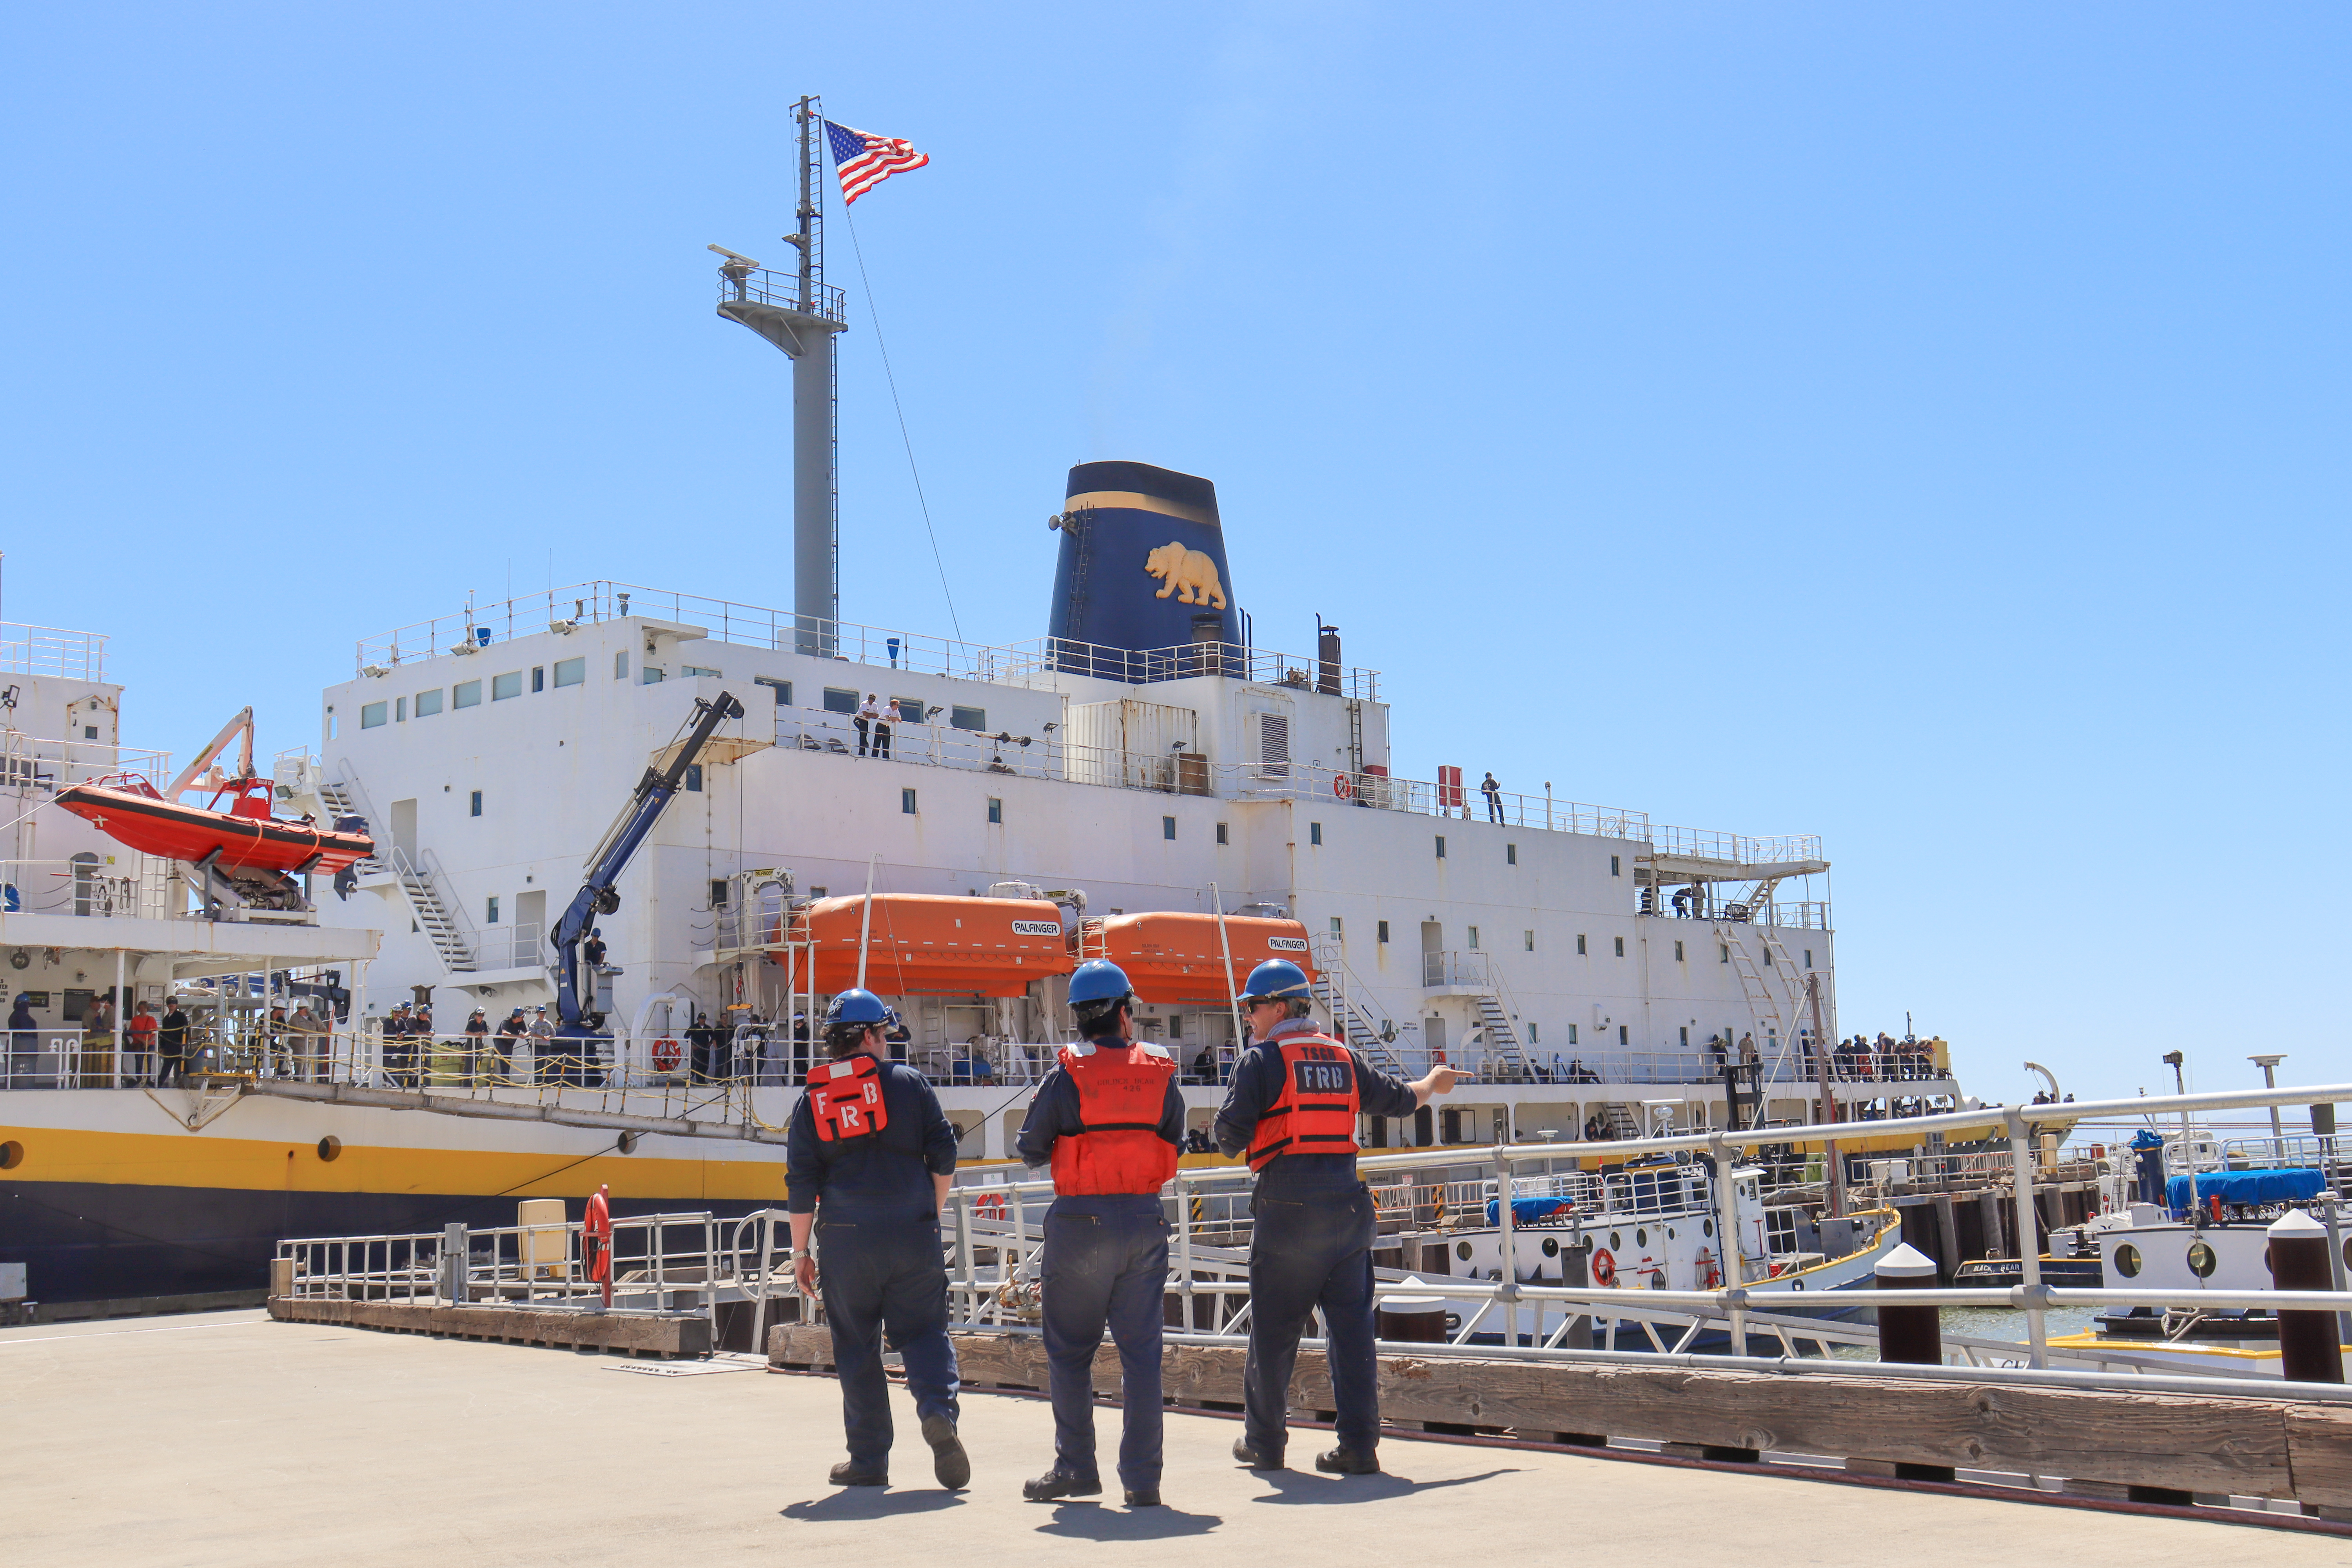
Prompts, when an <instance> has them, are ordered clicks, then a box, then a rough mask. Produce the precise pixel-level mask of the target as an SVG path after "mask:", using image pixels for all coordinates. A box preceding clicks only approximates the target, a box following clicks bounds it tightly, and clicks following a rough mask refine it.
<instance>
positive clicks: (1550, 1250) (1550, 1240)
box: [1543, 1236, 1559, 1258]
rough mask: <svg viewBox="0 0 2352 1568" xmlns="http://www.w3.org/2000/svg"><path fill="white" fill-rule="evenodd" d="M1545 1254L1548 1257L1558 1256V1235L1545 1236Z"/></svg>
mask: <svg viewBox="0 0 2352 1568" xmlns="http://www.w3.org/2000/svg"><path fill="white" fill-rule="evenodd" d="M1543 1254H1544V1256H1545V1257H1546V1258H1558V1257H1559V1237H1556V1236H1547V1237H1544V1245H1543Z"/></svg>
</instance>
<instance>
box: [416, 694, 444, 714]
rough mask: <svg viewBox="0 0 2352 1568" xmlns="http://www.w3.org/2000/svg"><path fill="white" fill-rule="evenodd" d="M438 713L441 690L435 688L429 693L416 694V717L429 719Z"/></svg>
mask: <svg viewBox="0 0 2352 1568" xmlns="http://www.w3.org/2000/svg"><path fill="white" fill-rule="evenodd" d="M440 711H441V689H440V688H439V687H437V686H436V687H435V688H434V689H432V690H430V691H420V692H418V693H417V694H416V716H417V717H418V718H419V719H430V718H431V717H432V716H433V715H434V714H436V713H438V712H440Z"/></svg>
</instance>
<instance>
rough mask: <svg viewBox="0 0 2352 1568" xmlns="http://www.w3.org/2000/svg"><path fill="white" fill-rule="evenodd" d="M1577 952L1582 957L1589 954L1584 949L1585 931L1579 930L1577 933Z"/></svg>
mask: <svg viewBox="0 0 2352 1568" xmlns="http://www.w3.org/2000/svg"><path fill="white" fill-rule="evenodd" d="M1576 953H1577V956H1578V957H1580V958H1582V957H1585V956H1587V955H1586V953H1585V951H1584V933H1583V932H1582V931H1578V932H1577V933H1576Z"/></svg>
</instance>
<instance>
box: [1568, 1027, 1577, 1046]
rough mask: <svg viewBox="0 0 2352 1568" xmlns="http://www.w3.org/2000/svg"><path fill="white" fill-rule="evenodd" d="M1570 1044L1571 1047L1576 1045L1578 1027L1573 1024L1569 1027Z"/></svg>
mask: <svg viewBox="0 0 2352 1568" xmlns="http://www.w3.org/2000/svg"><path fill="white" fill-rule="evenodd" d="M1568 1043H1569V1044H1570V1045H1571V1046H1572V1045H1574V1044H1576V1026H1575V1025H1573V1024H1570V1026H1568Z"/></svg>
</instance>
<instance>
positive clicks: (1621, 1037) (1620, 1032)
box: [1617, 1024, 1633, 1046]
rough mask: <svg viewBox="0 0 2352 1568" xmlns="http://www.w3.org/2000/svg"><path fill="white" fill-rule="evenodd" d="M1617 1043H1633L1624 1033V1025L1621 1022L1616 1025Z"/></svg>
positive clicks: (1628, 1044) (1623, 1044) (1627, 1044)
mask: <svg viewBox="0 0 2352 1568" xmlns="http://www.w3.org/2000/svg"><path fill="white" fill-rule="evenodd" d="M1617 1043H1618V1044H1619V1045H1621V1046H1630V1045H1632V1044H1633V1040H1632V1039H1630V1038H1629V1037H1627V1035H1626V1033H1625V1026H1624V1025H1622V1024H1620V1025H1618V1026H1617Z"/></svg>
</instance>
